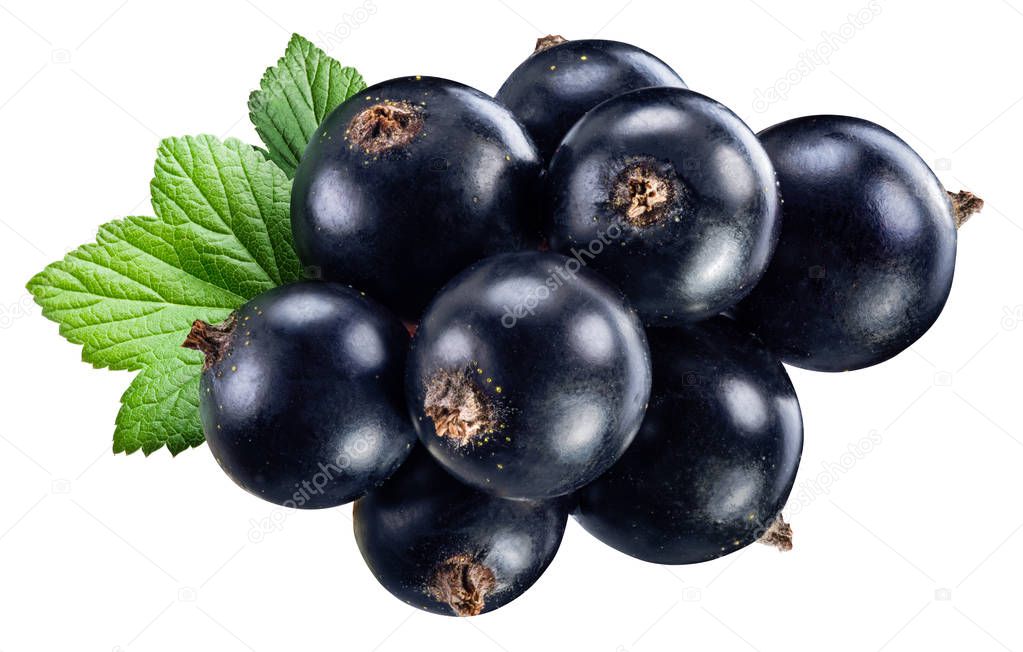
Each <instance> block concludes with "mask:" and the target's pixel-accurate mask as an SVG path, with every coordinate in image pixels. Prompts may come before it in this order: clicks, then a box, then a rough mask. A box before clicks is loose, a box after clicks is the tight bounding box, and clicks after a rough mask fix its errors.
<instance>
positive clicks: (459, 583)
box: [426, 554, 497, 616]
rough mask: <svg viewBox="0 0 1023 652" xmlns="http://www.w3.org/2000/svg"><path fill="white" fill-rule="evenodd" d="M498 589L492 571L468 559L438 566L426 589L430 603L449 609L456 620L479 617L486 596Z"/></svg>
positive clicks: (468, 556) (453, 558)
mask: <svg viewBox="0 0 1023 652" xmlns="http://www.w3.org/2000/svg"><path fill="white" fill-rule="evenodd" d="M495 586H497V580H496V578H495V577H494V571H492V570H490V569H489V568H487V567H486V566H484V565H483V564H481V563H479V562H478V561H476V560H475V559H474V558H473V557H472V556H470V555H465V554H462V555H455V556H454V557H451V558H449V559H447V560H445V561H443V562H441V563H440V564H439V565H438V566H437V568H436V569H435V570H434V573H433V576H432V577H431V578H430V582H429V584H428V585H427V587H426V590H427V593H429V594H430V597H432V598H433V599H435V600H437V601H439V602H443V603H445V604H447V605H448V606H450V607H451V610H452V611H454V612H455V615H457V616H478V615H479V614H480V613H481V612H482V611H483V607H484V606H485V600H486V597H487V594H488V593H490V592H491V591H493V590H494V587H495Z"/></svg>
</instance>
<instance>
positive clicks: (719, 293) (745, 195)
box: [545, 88, 781, 326]
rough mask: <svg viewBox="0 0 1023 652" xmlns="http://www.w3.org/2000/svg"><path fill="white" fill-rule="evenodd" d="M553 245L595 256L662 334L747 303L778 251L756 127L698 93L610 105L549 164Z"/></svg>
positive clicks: (641, 96)
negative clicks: (596, 246)
mask: <svg viewBox="0 0 1023 652" xmlns="http://www.w3.org/2000/svg"><path fill="white" fill-rule="evenodd" d="M548 175H549V178H548V183H547V191H546V197H545V216H546V220H547V224H548V228H549V237H550V244H551V247H552V248H553V249H555V250H557V251H560V252H562V253H566V254H569V253H571V252H573V251H585V250H587V249H590V250H592V247H593V244H594V243H597V242H599V241H602V240H611V244H610V246H606V247H604V248H603V249H602V250H601V251H600V252H599V253H597V255H595V256H593V260H592V262H591V263H590V264H591V265H592V267H593V268H594V269H596V270H597V271H599V272H601V273H603V274H604V275H606V276H607V277H608V278H609V279H610V280H611V281H612V282H614V283H615V284H617V285H618V287H620V288H621V289H622V290H623V291H624V292H625V294H626V296H628V297H629V300H630V301H631V302H632V304H633V305H634V306H635V307H636V310H637V311H639V314H640V315H641V316H642V317H643V320H644V323H646V324H647V325H652V326H664V325H677V324H682V323H686V322H692V321H696V320H699V319H704V318H707V317H710V316H713V315H715V314H718V313H720V312H721V311H723V310H725V309H727V308H729V307H730V306H732V305H734V304H735V303H737V302H738V301H739V300H740V299H742V298H743V297H744V296H745V295H746V294H747V293H748V292H749V291H750V290H751V289H752V288H753V285H754V284H756V282H757V281H758V280H759V279H760V277H761V275H762V274H763V273H764V270H765V269H766V267H767V263H768V261H769V260H770V257H771V253H772V252H773V250H774V246H775V243H776V241H777V237H778V232H779V228H780V216H781V205H780V197H779V193H778V189H777V187H776V184H775V178H774V169H773V167H772V166H771V161H770V160H769V158H768V156H767V153H766V152H765V151H764V148H763V147H761V146H760V143H759V142H758V141H757V138H756V136H755V135H754V134H753V132H751V131H750V130H749V128H748V127H747V126H746V125H745V124H744V123H743V122H742V120H740V119H739V118H738V117H737V116H736V115H735V114H734V113H732V112H731V111H730V110H729V109H727V108H726V107H725V106H723V105H721V104H720V103H718V102H715V101H714V100H712V99H710V98H708V97H705V96H703V95H700V94H698V93H694V92H692V91H688V90H683V89H674V88H648V89H644V90H638V91H634V92H632V93H627V94H625V95H621V96H619V97H616V98H614V99H612V100H608V101H607V102H605V103H603V104H601V105H600V106H598V107H597V108H595V109H593V110H592V111H590V112H589V113H587V114H586V116H585V117H584V118H583V119H582V120H580V121H579V122H578V123H577V124H576V125H575V127H573V128H572V130H571V131H570V132H569V134H568V135H567V136H566V137H565V140H564V141H563V142H562V145H561V147H560V148H559V149H558V152H557V154H556V155H555V156H554V160H553V161H551V164H550V169H549V172H548Z"/></svg>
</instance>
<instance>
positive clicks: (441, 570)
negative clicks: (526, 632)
mask: <svg viewBox="0 0 1023 652" xmlns="http://www.w3.org/2000/svg"><path fill="white" fill-rule="evenodd" d="M566 519H567V510H566V507H565V504H564V501H548V502H537V501H526V500H506V499H503V498H497V497H495V496H491V495H489V494H487V493H484V492H482V491H478V490H476V489H472V488H470V487H467V486H466V485H463V484H462V483H460V482H458V481H457V480H455V479H454V478H452V477H451V476H449V475H448V474H447V473H446V472H445V471H444V470H443V469H441V468H440V467H439V466H438V465H437V463H436V462H435V461H434V460H433V459H432V458H431V457H430V455H429V454H428V453H427V452H426V451H425V450H423V449H422V448H421V447H417V448H416V450H415V451H414V452H413V453H412V455H411V457H410V458H409V460H408V461H407V462H406V463H405V464H404V465H402V467H401V468H400V469H398V472H397V473H396V474H395V475H394V477H393V478H391V479H390V480H388V481H387V482H386V483H384V485H383V486H382V487H380V488H379V489H375V490H373V491H371V492H370V493H369V494H367V495H366V496H365V497H364V498H360V499H359V500H358V501H356V503H355V510H354V521H355V539H356V541H357V542H358V544H359V549H360V550H361V551H362V556H363V558H364V559H365V560H366V563H367V564H368V565H369V568H370V570H371V571H372V572H373V574H374V575H375V576H376V578H377V580H378V581H379V582H380V583H381V584H382V585H383V586H384V588H386V589H387V590H388V591H390V592H391V593H392V594H394V595H395V596H396V597H398V598H399V599H401V600H404V601H405V602H407V603H408V604H410V605H412V606H414V607H418V608H420V609H424V610H426V611H429V612H432V613H436V614H445V615H449V616H451V615H457V616H475V615H478V614H481V613H484V612H487V611H493V610H494V609H497V608H498V607H502V606H504V605H506V604H508V603H509V602H511V601H512V600H514V599H515V598H517V597H519V596H520V595H522V594H523V593H524V592H525V591H526V589H528V588H529V587H530V586H532V584H533V583H534V582H535V581H536V580H537V578H539V577H540V575H541V574H542V573H543V572H544V570H546V568H547V566H548V565H549V564H550V563H551V560H552V559H554V554H555V553H556V552H557V551H558V546H559V545H560V544H561V537H562V535H563V534H564V532H565V521H566Z"/></svg>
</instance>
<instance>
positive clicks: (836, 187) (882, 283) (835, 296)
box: [736, 116, 980, 371]
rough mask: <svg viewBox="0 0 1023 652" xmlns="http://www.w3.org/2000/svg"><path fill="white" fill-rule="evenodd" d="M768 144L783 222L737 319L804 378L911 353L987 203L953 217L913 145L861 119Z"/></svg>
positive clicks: (787, 131)
mask: <svg viewBox="0 0 1023 652" xmlns="http://www.w3.org/2000/svg"><path fill="white" fill-rule="evenodd" d="M760 140H761V141H762V142H763V144H764V147H765V148H766V149H767V153H768V154H769V155H770V157H771V159H772V160H773V161H774V166H775V169H776V170H777V173H778V181H779V183H780V185H781V193H782V196H783V197H784V200H785V205H784V218H783V220H782V229H781V239H780V240H779V243H778V247H777V251H776V253H775V255H774V259H773V260H772V261H771V264H770V266H769V267H768V270H767V272H766V274H765V275H764V278H763V280H762V281H760V284H759V285H757V287H756V288H755V289H754V290H753V292H751V293H750V295H749V297H748V298H747V299H746V300H745V301H744V302H743V303H741V304H740V305H739V307H738V310H737V312H736V314H737V315H738V316H739V318H740V319H742V320H743V321H745V322H747V323H748V325H749V327H750V328H752V329H753V330H754V331H755V332H756V333H757V334H758V335H759V336H760V337H761V338H762V339H763V340H764V342H765V343H767V345H768V346H770V347H771V348H772V349H774V350H775V352H776V353H778V355H780V356H781V357H782V359H783V360H785V361H786V362H788V363H790V364H793V365H796V366H799V367H805V368H807V369H815V370H818V371H843V370H847V369H858V368H861V367H867V366H870V365H873V364H877V363H878V362H882V361H884V360H887V359H888V358H891V357H892V356H894V355H896V354H897V353H899V352H901V351H903V350H904V349H906V348H907V347H909V346H910V345H911V344H912V343H913V342H915V341H916V340H917V339H918V338H919V337H920V336H921V335H923V334H924V333H925V332H926V331H927V329H928V328H930V326H931V324H933V323H934V321H935V320H936V319H937V318H938V315H939V314H940V313H941V309H942V307H943V306H944V305H945V300H946V299H947V298H948V294H949V290H950V289H951V287H952V274H953V269H954V267H955V255H956V226H957V223H958V222H959V221H960V220H962V219H964V218H965V217H966V216H968V214H969V212H970V211H972V210H977V209H979V203H980V201H979V200H978V199H976V198H975V197H973V196H972V195H969V194H968V193H963V194H960V195H959V196H958V197H957V198H956V199H958V200H960V201H959V202H957V204H959V206H960V210H959V211H956V210H954V209H953V204H952V202H950V200H949V197H948V195H947V193H946V192H945V189H944V188H943V187H942V185H941V183H940V182H939V181H938V179H937V177H935V176H934V173H933V172H931V170H930V168H928V166H927V164H926V163H924V161H923V160H922V159H921V158H920V157H919V156H918V155H917V154H916V152H914V151H913V150H912V149H911V148H910V147H909V145H907V144H906V143H905V142H903V141H902V140H900V139H899V138H898V137H897V136H895V135H894V134H893V133H891V132H890V131H888V130H886V129H884V128H882V127H880V126H878V125H876V124H873V123H871V122H867V121H865V120H860V119H858V118H849V117H843V116H812V117H805V118H797V119H795V120H790V121H788V122H783V123H781V124H779V125H775V126H773V127H770V128H769V129H766V130H765V131H764V132H762V133H761V134H760ZM957 214H958V215H959V217H958V218H957Z"/></svg>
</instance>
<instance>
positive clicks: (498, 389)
mask: <svg viewBox="0 0 1023 652" xmlns="http://www.w3.org/2000/svg"><path fill="white" fill-rule="evenodd" d="M494 391H495V392H497V393H498V394H500V393H501V386H500V385H498V386H497V387H495V388H494Z"/></svg>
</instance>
